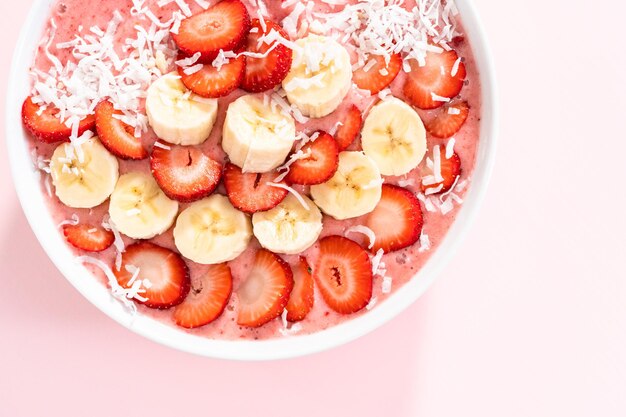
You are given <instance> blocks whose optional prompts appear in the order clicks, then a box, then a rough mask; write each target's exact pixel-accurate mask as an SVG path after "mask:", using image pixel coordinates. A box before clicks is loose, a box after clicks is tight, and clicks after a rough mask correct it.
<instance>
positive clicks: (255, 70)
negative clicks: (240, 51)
mask: <svg viewBox="0 0 626 417" xmlns="http://www.w3.org/2000/svg"><path fill="white" fill-rule="evenodd" d="M251 27H252V29H255V28H256V29H257V32H256V33H253V32H251V33H250V34H249V35H248V42H247V47H246V50H247V52H251V53H255V54H266V53H267V56H265V57H263V58H256V57H251V56H247V57H246V71H245V75H244V77H243V81H242V83H241V88H243V89H244V90H246V91H248V92H251V93H260V92H263V91H267V90H271V89H272V88H274V87H276V86H277V85H278V84H280V83H281V82H283V80H284V79H285V77H287V74H288V73H289V70H290V69H291V61H292V59H293V52H292V50H291V49H289V48H287V47H286V46H285V45H281V44H278V45H277V46H276V47H275V48H274V49H273V50H272V51H271V52H269V53H268V50H269V49H270V48H271V47H272V46H273V45H274V42H271V43H270V44H267V43H265V42H261V43H259V39H260V38H261V37H262V36H264V35H267V34H269V33H270V32H271V31H272V30H274V31H276V32H278V33H279V34H280V36H282V37H283V38H285V39H287V40H289V37H288V35H287V33H286V32H285V30H284V29H283V28H282V27H280V26H279V25H277V24H276V23H274V22H272V21H269V20H265V30H263V27H262V25H261V22H260V21H259V20H258V19H254V20H253V21H252V25H251Z"/></svg>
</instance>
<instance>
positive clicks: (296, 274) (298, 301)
mask: <svg viewBox="0 0 626 417" xmlns="http://www.w3.org/2000/svg"><path fill="white" fill-rule="evenodd" d="M291 270H292V272H293V280H294V286H293V291H291V296H290V297H289V302H288V303H287V307H286V309H287V320H289V321H291V322H296V321H301V320H304V318H305V317H306V316H307V314H309V312H310V311H311V309H312V308H313V299H314V294H313V276H312V275H311V267H310V266H309V263H308V262H307V261H306V258H305V257H304V256H301V257H300V259H299V260H298V264H297V265H296V266H294V267H292V268H291Z"/></svg>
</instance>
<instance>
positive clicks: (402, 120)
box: [361, 97, 427, 176]
mask: <svg viewBox="0 0 626 417" xmlns="http://www.w3.org/2000/svg"><path fill="white" fill-rule="evenodd" d="M361 137H362V144H363V151H364V152H365V154H366V155H367V156H369V157H370V158H372V159H373V160H374V162H376V165H378V169H380V172H381V173H382V174H383V175H394V176H397V175H404V174H406V173H408V172H410V171H412V170H413V169H415V168H416V167H417V166H418V165H419V163H420V162H421V161H422V159H423V158H424V155H425V154H426V148H427V145H426V129H425V128H424V123H422V119H421V118H420V116H419V115H418V114H417V112H416V111H415V110H413V108H412V107H411V106H409V105H408V104H406V103H405V102H404V101H402V100H400V99H398V98H395V97H390V98H386V99H385V100H383V101H381V102H380V103H378V104H377V105H376V106H374V107H373V108H372V110H370V112H369V115H368V116H367V119H365V123H364V125H363V131H362V133H361Z"/></svg>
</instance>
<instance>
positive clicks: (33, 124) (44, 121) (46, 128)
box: [22, 97, 96, 143]
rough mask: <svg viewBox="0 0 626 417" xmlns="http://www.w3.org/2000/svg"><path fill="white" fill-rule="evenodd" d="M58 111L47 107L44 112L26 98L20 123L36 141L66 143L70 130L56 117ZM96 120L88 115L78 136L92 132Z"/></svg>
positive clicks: (80, 124)
mask: <svg viewBox="0 0 626 417" xmlns="http://www.w3.org/2000/svg"><path fill="white" fill-rule="evenodd" d="M57 113H58V110H57V109H55V108H52V107H48V108H46V109H44V110H42V108H41V107H40V106H39V105H37V104H35V103H34V102H33V100H32V98H31V97H28V98H27V99H26V100H25V101H24V104H23V105H22V123H23V124H24V126H25V127H26V129H27V130H28V131H29V132H30V133H31V134H32V135H33V136H35V137H36V138H37V139H39V140H40V141H42V142H45V143H55V142H66V141H69V140H70V136H71V134H72V128H71V127H67V126H66V125H65V123H63V122H62V121H61V120H60V119H59V118H58V117H57ZM95 126H96V119H95V117H94V116H92V115H89V116H87V117H85V118H84V119H83V120H82V121H81V122H80V123H79V126H78V136H80V135H82V134H83V133H85V132H86V131H88V130H94V128H95Z"/></svg>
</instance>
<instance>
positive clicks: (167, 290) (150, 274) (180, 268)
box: [113, 242, 190, 310]
mask: <svg viewBox="0 0 626 417" xmlns="http://www.w3.org/2000/svg"><path fill="white" fill-rule="evenodd" d="M135 268H137V269H139V274H138V277H137V279H141V280H146V279H147V280H149V281H150V284H151V285H150V287H149V288H148V287H147V286H144V288H145V289H146V292H145V293H141V294H140V295H141V296H142V297H145V298H147V301H139V300H136V302H138V303H141V304H144V305H145V306H146V307H149V308H156V309H161V310H163V309H168V308H170V307H174V306H176V305H178V304H180V303H182V302H183V300H184V299H185V297H186V296H187V294H188V293H189V287H190V279H189V269H188V268H187V265H186V264H185V261H183V259H182V258H181V256H180V255H179V254H177V253H176V252H173V251H171V250H169V249H166V248H164V247H161V246H157V245H155V244H154V243H150V242H138V243H135V244H133V245H130V246H129V247H127V248H126V251H125V252H124V253H123V254H122V265H121V268H120V269H119V270H118V269H117V268H113V273H114V274H115V276H116V277H117V282H118V284H119V285H120V286H122V287H124V288H131V287H132V283H131V282H130V281H131V279H132V278H133V273H131V272H130V271H129V269H130V270H134V269H135Z"/></svg>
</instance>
